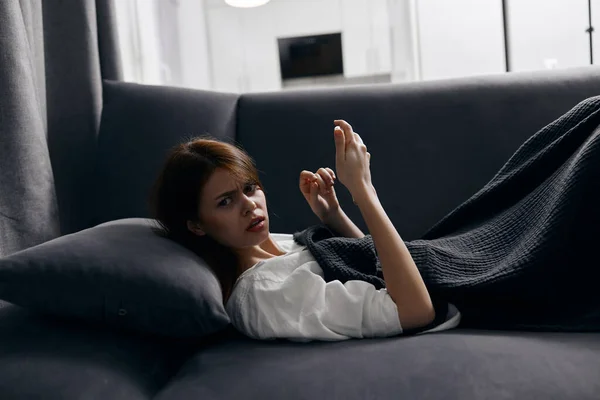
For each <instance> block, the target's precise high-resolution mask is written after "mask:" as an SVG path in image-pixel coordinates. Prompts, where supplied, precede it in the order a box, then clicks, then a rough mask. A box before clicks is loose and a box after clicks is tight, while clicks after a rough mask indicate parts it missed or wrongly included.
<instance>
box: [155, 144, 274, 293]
mask: <svg viewBox="0 0 600 400" xmlns="http://www.w3.org/2000/svg"><path fill="white" fill-rule="evenodd" d="M217 168H223V169H225V170H227V171H229V173H230V174H231V175H232V176H233V177H234V179H236V180H238V181H240V182H244V183H251V184H256V185H258V186H259V187H261V188H263V186H262V184H261V182H260V180H259V178H258V171H257V169H256V166H255V163H254V160H253V159H252V157H250V156H249V155H248V154H247V153H246V152H245V151H244V150H243V149H242V148H241V147H238V146H237V145H235V144H232V143H228V142H225V141H221V140H217V139H215V138H213V137H211V136H207V135H205V136H199V137H195V138H192V139H190V140H188V141H187V142H185V143H181V144H179V145H177V146H175V147H173V148H172V149H171V150H170V151H169V153H168V154H167V158H166V161H165V163H164V165H163V167H162V170H161V171H160V173H159V175H158V177H157V179H156V181H155V182H154V185H153V187H152V191H151V193H150V199H149V200H150V210H151V213H152V217H153V218H154V219H156V220H157V222H158V223H159V225H160V228H159V231H157V233H161V234H162V235H164V236H166V237H168V238H170V239H172V240H174V241H175V242H177V243H179V244H181V245H183V246H184V247H186V248H188V249H189V250H191V251H193V252H194V253H196V254H197V255H198V256H199V257H200V258H202V259H203V260H204V261H205V262H206V263H207V264H208V266H209V267H210V269H211V270H212V271H213V273H214V274H215V275H216V277H217V279H218V281H219V283H220V285H221V290H222V292H223V302H226V301H227V299H228V298H229V295H230V294H231V290H232V289H233V285H234V283H235V280H236V279H237V275H238V273H237V270H238V263H239V260H238V258H237V256H236V254H235V253H234V252H233V251H232V250H231V249H230V248H229V247H227V246H224V245H222V244H220V243H218V242H217V241H216V240H214V239H213V238H212V237H210V236H209V235H204V236H197V235H195V234H194V233H192V232H190V231H189V230H188V227H187V221H188V220H191V221H198V222H199V217H198V204H199V200H200V198H201V195H202V190H203V188H204V185H205V184H206V182H207V181H208V179H209V178H210V176H211V175H212V173H213V172H214V171H215V169H217ZM263 190H264V188H263Z"/></svg>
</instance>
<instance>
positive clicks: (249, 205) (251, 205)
mask: <svg viewBox="0 0 600 400" xmlns="http://www.w3.org/2000/svg"><path fill="white" fill-rule="evenodd" d="M244 197H245V199H246V208H247V209H248V210H250V211H253V210H254V209H256V207H257V206H256V203H255V202H254V200H252V199H251V198H250V197H248V196H244Z"/></svg>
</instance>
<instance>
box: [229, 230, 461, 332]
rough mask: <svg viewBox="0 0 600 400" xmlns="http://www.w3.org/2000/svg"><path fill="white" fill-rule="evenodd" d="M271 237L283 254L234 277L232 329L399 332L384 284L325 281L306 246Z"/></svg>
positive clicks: (287, 237)
mask: <svg viewBox="0 0 600 400" xmlns="http://www.w3.org/2000/svg"><path fill="white" fill-rule="evenodd" d="M271 237H272V238H273V239H274V240H275V242H276V243H277V245H278V246H279V247H280V248H281V249H282V250H283V251H286V252H287V253H286V254H284V255H281V256H277V257H273V258H270V259H268V260H264V261H260V262H258V263H257V264H255V265H254V266H252V267H251V268H250V269H248V270H246V271H244V273H242V274H241V275H240V277H239V278H238V279H237V281H236V283H235V285H234V288H233V291H232V293H231V296H230V298H229V299H228V301H227V304H226V305H225V307H226V310H227V313H228V314H229V317H230V319H231V323H232V324H233V326H234V327H235V328H236V329H238V330H239V331H241V332H242V333H244V334H246V335H247V336H249V337H252V338H255V339H276V338H285V339H289V340H293V341H310V340H330V341H331V340H346V339H350V338H368V337H384V336H393V335H398V334H400V333H402V325H401V323H400V320H399V317H398V309H397V307H396V304H395V303H394V301H393V300H392V298H391V297H390V295H389V293H388V292H387V290H386V289H379V290H377V289H376V288H375V286H373V285H372V284H371V283H368V282H365V281H360V280H351V281H347V282H346V283H344V284H342V283H341V282H340V281H339V280H335V281H331V282H325V280H324V279H323V270H322V269H321V267H320V266H319V264H318V263H317V261H316V260H315V258H314V257H313V256H312V254H311V253H310V251H309V250H308V248H306V246H301V245H299V244H297V243H296V242H294V239H293V236H292V235H291V234H284V233H273V234H271ZM455 322H456V324H455V325H457V324H458V321H455ZM455 325H454V326H455ZM450 327H453V326H450ZM439 328H442V329H448V327H439ZM434 329H435V330H441V329H438V328H434ZM430 331H431V330H430Z"/></svg>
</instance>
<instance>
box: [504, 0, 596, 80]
mask: <svg viewBox="0 0 600 400" xmlns="http://www.w3.org/2000/svg"><path fill="white" fill-rule="evenodd" d="M594 1H595V2H596V3H599V4H598V5H599V6H600V2H598V1H597V0H594ZM508 15H509V37H510V58H511V70H512V71H528V70H540V69H544V68H568V67H577V66H583V65H589V64H590V50H589V36H588V34H587V33H586V32H585V30H586V29H587V27H588V15H589V13H588V0H509V1H508ZM596 28H597V29H598V28H600V26H597V27H596Z"/></svg>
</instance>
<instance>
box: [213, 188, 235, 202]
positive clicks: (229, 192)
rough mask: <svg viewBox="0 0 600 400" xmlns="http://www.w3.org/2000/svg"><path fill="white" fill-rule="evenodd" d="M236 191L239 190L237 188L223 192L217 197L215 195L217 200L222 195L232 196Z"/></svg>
mask: <svg viewBox="0 0 600 400" xmlns="http://www.w3.org/2000/svg"><path fill="white" fill-rule="evenodd" d="M235 192H237V189H234V190H230V191H228V192H225V193H222V194H220V195H218V196H217V197H215V200H219V199H220V198H221V197H225V196H231V195H233V194H235Z"/></svg>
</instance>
